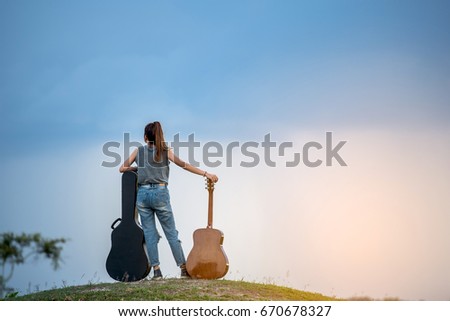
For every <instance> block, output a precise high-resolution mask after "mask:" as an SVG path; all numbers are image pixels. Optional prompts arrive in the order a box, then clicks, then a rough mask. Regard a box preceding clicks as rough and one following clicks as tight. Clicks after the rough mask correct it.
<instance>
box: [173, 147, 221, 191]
mask: <svg viewBox="0 0 450 321" xmlns="http://www.w3.org/2000/svg"><path fill="white" fill-rule="evenodd" d="M169 160H170V161H171V162H173V163H175V164H176V165H177V166H179V167H181V168H183V169H185V170H187V171H189V172H191V173H194V174H197V175H202V176H204V177H206V178H208V179H210V180H212V181H213V182H214V183H217V181H218V180H219V178H218V177H217V175H215V174H213V173H208V172H207V171H204V170H202V169H200V168H198V167H195V166H192V165H191V164H189V163H186V162H185V161H183V160H182V159H181V158H179V157H178V156H177V155H175V154H174V153H173V151H172V150H171V149H169Z"/></svg>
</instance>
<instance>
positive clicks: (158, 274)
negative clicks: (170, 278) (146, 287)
mask: <svg viewBox="0 0 450 321" xmlns="http://www.w3.org/2000/svg"><path fill="white" fill-rule="evenodd" d="M162 277H163V276H162V273H161V269H157V270H153V277H152V280H154V281H156V280H161V279H162Z"/></svg>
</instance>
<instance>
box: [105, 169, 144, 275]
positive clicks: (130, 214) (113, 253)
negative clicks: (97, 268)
mask: <svg viewBox="0 0 450 321" xmlns="http://www.w3.org/2000/svg"><path fill="white" fill-rule="evenodd" d="M136 189H137V174H136V173H135V172H125V173H123V175H122V218H118V219H117V220H115V221H114V222H113V223H112V225H111V228H112V229H113V231H112V233H111V243H112V246H111V250H110V252H109V255H108V258H107V259H106V270H107V271H108V274H109V276H110V277H111V278H113V279H114V280H117V281H121V282H133V281H139V280H141V279H143V278H145V277H146V276H147V275H148V273H149V272H150V264H149V262H148V258H147V253H146V251H145V238H144V232H143V231H142V228H141V227H140V226H139V225H138V223H137V222H136V217H137V215H136V196H137V195H136ZM117 222H120V224H119V225H118V226H117V227H116V226H115V225H116V223H117Z"/></svg>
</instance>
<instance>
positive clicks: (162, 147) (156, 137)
mask: <svg viewBox="0 0 450 321" xmlns="http://www.w3.org/2000/svg"><path fill="white" fill-rule="evenodd" d="M144 135H145V136H146V137H147V139H148V141H149V142H150V143H151V144H153V145H154V146H155V148H156V157H155V160H156V161H157V162H160V161H161V154H162V153H163V152H164V151H167V150H169V148H168V147H167V145H166V142H165V140H164V133H163V130H162V126H161V124H160V123H159V121H155V122H153V123H149V124H147V126H145V130H144Z"/></svg>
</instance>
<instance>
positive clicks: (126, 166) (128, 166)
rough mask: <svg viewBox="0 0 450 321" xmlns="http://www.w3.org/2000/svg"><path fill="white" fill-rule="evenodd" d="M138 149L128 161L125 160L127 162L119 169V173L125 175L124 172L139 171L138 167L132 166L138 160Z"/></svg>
mask: <svg viewBox="0 0 450 321" xmlns="http://www.w3.org/2000/svg"><path fill="white" fill-rule="evenodd" d="M137 151H138V150H137V149H135V150H134V151H133V152H132V153H131V155H130V157H128V159H126V160H125V162H123V164H122V166H120V168H119V172H121V173H123V172H127V171H137V166H131V164H133V163H134V161H135V160H136V156H137Z"/></svg>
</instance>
